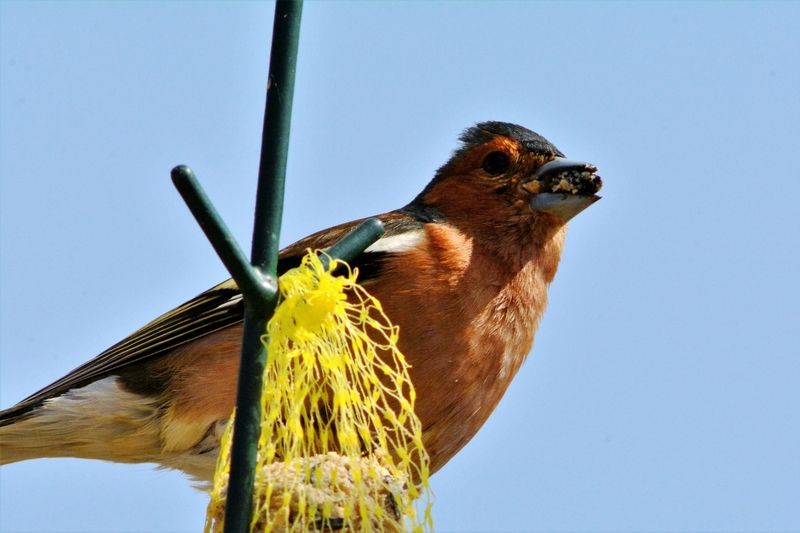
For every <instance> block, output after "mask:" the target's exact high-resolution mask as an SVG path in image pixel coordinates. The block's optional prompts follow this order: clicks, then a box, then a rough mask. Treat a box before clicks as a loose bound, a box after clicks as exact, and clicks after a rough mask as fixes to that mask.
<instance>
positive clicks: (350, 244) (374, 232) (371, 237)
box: [322, 218, 384, 266]
mask: <svg viewBox="0 0 800 533" xmlns="http://www.w3.org/2000/svg"><path fill="white" fill-rule="evenodd" d="M383 232H384V229H383V222H381V221H380V220H378V219H377V218H368V219H366V220H365V221H364V222H362V223H361V224H359V225H358V227H356V229H354V230H353V231H351V232H350V233H348V234H347V235H345V236H344V237H342V238H341V239H339V240H338V241H337V242H336V244H334V245H333V246H331V247H330V248H328V249H327V250H325V252H326V253H327V254H328V255H329V256H330V257H332V258H334V259H341V260H342V261H351V260H352V259H354V258H355V257H356V256H358V255H359V254H360V253H361V252H363V251H364V250H366V249H367V248H368V247H369V246H370V245H371V244H372V243H374V242H375V241H377V240H378V239H379V238H380V237H381V235H383ZM322 260H323V262H326V263H327V258H326V257H325V256H323V257H322ZM326 266H327V264H326Z"/></svg>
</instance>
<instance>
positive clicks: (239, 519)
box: [224, 0, 303, 533]
mask: <svg viewBox="0 0 800 533" xmlns="http://www.w3.org/2000/svg"><path fill="white" fill-rule="evenodd" d="M302 12H303V3H302V1H299V0H297V1H295V0H278V1H277V2H276V4H275V18H274V21H273V26H272V52H271V55H270V67H269V78H268V82H267V98H266V100H267V101H266V109H265V112H264V128H263V131H262V144H261V162H260V165H259V170H258V192H257V196H256V212H255V221H254V224H253V244H252V252H251V256H250V262H251V264H252V265H253V267H254V269H255V270H256V271H258V272H259V273H260V274H261V276H262V277H263V279H264V281H265V285H266V286H267V287H268V291H269V292H270V293H271V297H270V298H268V299H266V300H264V299H257V300H255V301H248V300H245V313H244V333H243V337H242V360H241V364H240V367H239V386H238V392H237V397H236V406H237V407H236V421H235V424H234V428H233V441H232V443H231V469H230V478H229V481H228V497H227V501H226V505H225V524H224V529H225V531H226V532H227V533H245V532H246V531H249V530H250V523H251V518H252V514H253V480H254V479H255V466H256V447H257V444H258V435H259V432H260V429H261V402H260V398H261V388H262V386H263V375H264V368H265V366H266V362H267V353H266V350H265V349H264V345H263V344H262V343H261V336H262V335H263V334H264V332H265V331H266V325H267V320H268V319H269V316H270V315H271V314H272V311H273V310H274V308H275V304H276V302H277V298H278V291H277V267H278V251H279V242H278V239H279V237H280V230H281V218H282V216H283V189H284V181H285V178H286V160H287V154H288V150H289V133H290V126H291V120H292V99H293V97H294V79H295V65H296V64H297V48H298V42H299V38H300V19H301V15H302Z"/></svg>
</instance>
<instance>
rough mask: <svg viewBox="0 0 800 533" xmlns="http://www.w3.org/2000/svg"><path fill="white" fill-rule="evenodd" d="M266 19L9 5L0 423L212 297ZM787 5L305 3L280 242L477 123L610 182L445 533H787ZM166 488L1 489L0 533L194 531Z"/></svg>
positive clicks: (187, 490) (0, 159) (795, 494)
mask: <svg viewBox="0 0 800 533" xmlns="http://www.w3.org/2000/svg"><path fill="white" fill-rule="evenodd" d="M271 18H272V4H269V3H266V4H260V3H235V4H229V3H226V4H221V3H170V4H160V3H122V2H119V3H113V4H104V3H95V2H93V3H47V2H37V3H18V2H8V1H4V2H2V3H0V24H1V25H0V39H1V40H0V45H1V46H0V112H1V113H2V120H1V121H0V122H1V126H0V186H1V187H2V189H1V190H0V192H1V197H0V217H1V218H0V222H1V228H0V232H1V233H0V237H1V239H2V240H1V241H0V245H1V246H2V248H1V249H0V252H1V253H0V256H1V259H0V267H1V269H2V270H1V271H0V273H1V274H2V276H1V277H0V280H1V282H2V284H1V285H0V290H1V291H2V305H1V307H0V313H1V317H2V322H1V325H2V329H0V395H1V396H0V405H1V406H3V407H7V406H9V405H11V404H13V403H14V402H16V401H18V400H20V399H21V398H23V397H24V396H26V395H28V394H29V393H31V392H33V391H34V390H37V389H38V388H40V387H41V386H44V385H46V384H47V383H49V382H51V381H52V380H54V379H56V378H58V377H60V376H61V375H63V374H64V373H66V372H67V371H68V370H70V369H72V368H73V367H75V366H77V365H78V364H80V363H82V362H84V361H85V360H87V359H88V358H89V357H91V356H93V355H95V354H96V353H98V352H100V351H101V350H103V349H104V348H106V347H107V346H109V345H111V344H113V343H114V342H116V341H117V340H119V339H120V338H122V337H124V336H125V335H127V334H128V333H130V332H132V331H133V330H134V329H136V328H138V327H139V326H141V325H143V324H144V323H145V322H147V321H148V320H150V319H151V318H153V317H155V316H156V315H158V314H160V313H162V312H164V311H166V310H168V309H170V308H172V307H173V306H175V305H177V304H179V303H181V302H182V301H184V300H185V299H187V298H189V297H191V296H193V295H195V294H197V293H198V292H200V291H202V290H204V289H206V288H208V287H210V286H211V285H212V284H214V283H216V282H217V281H220V280H221V279H224V278H225V277H226V274H225V272H224V270H223V267H222V266H221V264H220V263H219V262H218V261H217V259H216V258H215V256H214V254H213V252H212V250H211V248H210V246H209V245H208V244H207V242H206V241H205V238H204V237H203V236H202V234H201V232H200V231H199V229H198V228H197V227H196V225H195V223H194V221H193V220H192V218H191V217H190V215H189V214H188V211H187V209H186V208H185V206H184V205H183V203H182V201H181V200H180V198H179V197H178V195H177V193H176V192H175V191H174V190H173V188H172V185H171V183H170V181H169V179H168V172H169V169H170V168H171V167H172V166H174V165H176V164H178V163H187V164H190V165H191V166H192V167H193V168H194V169H195V171H196V172H197V174H198V175H199V177H200V179H201V181H202V183H203V185H204V186H205V187H206V189H207V191H208V193H209V194H210V196H211V197H212V198H213V200H214V202H215V203H216V205H217V207H218V208H219V210H220V211H221V212H222V213H223V215H224V217H225V219H226V220H227V222H228V223H229V225H230V226H231V228H232V230H233V231H234V232H235V234H236V235H237V236H238V238H239V240H240V242H242V243H248V242H249V235H250V224H251V216H252V208H253V195H254V189H255V175H256V171H257V161H258V150H259V141H260V129H261V120H262V113H263V91H264V88H265V72H266V66H267V49H268V43H269V38H270V33H271V26H272V22H271ZM798 52H800V4H798V3H758V4H755V3H753V4H751V3H698V4H692V3H646V4H639V3H627V2H626V3H563V4H557V3H515V2H503V3H478V2H473V3H451V2H446V3H436V4H432V3H422V2H417V3H386V2H381V3H367V2H353V3H338V2H325V3H322V2H309V3H308V4H307V5H306V8H305V12H304V19H303V28H302V35H301V49H300V57H299V65H298V68H299V70H298V76H297V88H296V95H295V111H294V122H293V131H292V133H293V140H292V145H291V153H290V163H289V181H288V184H287V193H286V207H285V215H286V217H285V221H284V228H283V234H282V242H283V243H286V244H288V243H290V242H292V241H294V240H295V239H297V238H300V237H302V236H304V235H306V234H308V233H310V232H312V231H314V230H317V229H320V228H323V227H327V226H329V225H332V224H334V223H337V222H341V221H344V220H350V219H354V218H357V217H361V216H365V215H370V214H374V213H379V212H382V211H385V210H389V209H393V208H396V207H399V206H401V205H403V204H405V203H406V202H407V201H408V200H410V199H411V198H412V197H413V196H414V195H416V193H417V192H418V191H420V190H421V188H422V187H423V186H424V185H425V183H426V182H427V180H428V179H429V178H430V177H431V176H432V173H433V171H434V170H435V169H436V168H437V167H438V166H439V165H440V164H441V163H443V162H444V161H445V160H446V159H447V158H448V156H449V154H450V152H451V151H452V150H453V149H454V148H455V147H456V138H457V136H458V134H459V132H460V131H461V130H462V129H463V128H465V127H467V126H469V125H471V124H473V123H475V122H478V121H481V120H507V121H511V122H517V123H519V124H522V125H525V126H527V127H529V128H531V129H534V130H535V131H537V132H539V133H541V134H543V135H545V136H546V137H547V138H548V139H550V140H551V141H553V142H554V143H555V144H556V145H557V146H558V147H559V148H560V149H561V150H562V151H563V152H565V153H566V154H567V155H568V156H570V157H572V158H576V159H583V160H586V161H591V162H593V163H595V164H597V165H598V167H599V168H600V174H601V175H602V176H603V178H604V180H605V184H606V185H605V188H604V191H603V196H604V199H603V200H602V201H601V202H599V203H597V204H595V205H594V206H593V207H592V208H591V209H589V210H588V211H586V212H584V213H583V214H581V215H580V216H579V217H578V218H576V219H575V221H574V222H573V223H572V224H571V229H570V234H569V236H568V239H567V245H566V249H565V253H564V256H563V258H562V263H561V268H560V271H559V273H558V276H557V277H556V280H555V282H554V283H553V285H552V287H551V293H550V294H551V303H550V306H549V309H548V311H547V313H546V316H545V318H544V320H543V322H542V324H541V327H540V329H539V333H538V335H537V339H536V345H535V348H534V350H533V353H532V355H531V357H530V358H529V360H528V361H527V363H526V364H525V365H524V367H523V368H522V370H521V372H520V374H519V376H518V377H517V378H516V381H515V382H514V383H513V384H512V386H511V388H510V390H509V392H508V394H507V395H506V396H505V398H504V400H503V402H502V403H501V404H500V406H499V407H498V409H497V411H496V412H495V414H494V415H493V416H492V418H491V419H490V420H489V422H488V423H487V424H486V426H485V427H484V428H483V430H482V431H481V432H480V433H479V434H478V435H477V437H475V438H474V439H473V440H472V442H470V444H469V445H468V446H467V447H466V448H465V449H464V450H463V451H462V452H461V453H460V454H459V455H458V456H457V457H456V458H455V459H453V460H452V461H451V462H450V463H449V464H448V465H447V466H446V467H445V468H444V469H443V470H442V471H441V472H439V473H438V474H437V475H436V476H434V478H433V486H434V489H435V491H436V496H437V501H436V504H435V506H434V516H435V523H436V525H437V528H438V529H439V530H442V531H451V530H452V531H456V530H458V531H489V530H519V531H522V530H525V531H529V530H540V531H558V530H581V531H600V530H606V531H607V530H615V531H619V530H629V531H632V530H691V531H698V530H794V531H797V530H800V505H798V503H799V502H800V453H799V452H800V446H799V444H800V415H798V404H799V403H800V387H799V386H798V384H799V383H800V342H798V327H800V320H798V318H800V304H799V303H798V302H800V289H799V288H800V282H798V278H799V274H800V246H799V244H800V237H799V235H800V222H798V209H797V202H798V198H800V179H798V178H799V177H800V163H799V162H798V152H799V151H800V150H798V149H800V59H798V57H799V56H800V54H799V53H798ZM205 504H206V497H205V495H204V494H203V493H201V492H198V491H195V490H193V489H192V488H191V487H190V485H189V483H188V482H187V481H186V479H185V478H184V477H183V476H182V475H181V474H179V473H175V472H165V471H156V470H154V469H153V468H152V467H151V466H149V465H134V466H131V465H116V464H104V463H100V462H92V461H78V460H65V459H60V460H41V461H31V462H27V463H21V464H15V465H11V466H7V467H3V468H2V470H0V529H1V530H2V531H22V530H25V531H198V530H199V529H200V528H201V526H202V523H203V519H204V506H205Z"/></svg>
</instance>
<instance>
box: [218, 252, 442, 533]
mask: <svg viewBox="0 0 800 533" xmlns="http://www.w3.org/2000/svg"><path fill="white" fill-rule="evenodd" d="M334 270H337V276H334V275H333V274H332V272H333V271H334ZM341 271H344V272H345V275H338V274H339V273H340V272H341ZM356 275H357V271H355V270H351V269H350V268H349V266H348V265H347V264H346V263H343V262H341V261H335V260H331V261H329V264H328V265H327V266H326V264H325V262H323V260H322V259H321V258H320V256H319V255H318V254H317V253H309V254H307V255H306V256H305V257H304V258H303V262H302V264H301V266H300V267H299V268H296V269H293V270H290V271H288V272H287V273H286V274H284V275H283V276H281V279H280V284H279V287H280V298H281V300H280V303H279V305H278V307H277V309H276V310H275V315H274V316H273V318H272V319H271V320H270V322H269V324H268V326H267V332H268V336H267V337H265V338H264V339H263V340H264V341H266V343H267V344H266V347H267V353H268V360H267V367H266V370H265V374H264V383H265V387H264V391H263V393H262V397H261V406H262V409H263V414H262V428H261V436H260V438H259V445H258V446H259V448H258V464H257V467H256V482H255V487H254V502H255V503H254V505H255V508H254V516H253V524H252V525H251V528H252V529H251V530H252V531H308V530H327V531H332V530H341V531H415V532H417V531H428V530H432V528H433V523H432V519H431V500H432V497H431V492H430V488H429V485H428V475H429V466H428V455H427V453H426V452H425V449H424V448H423V445H422V430H421V425H420V422H419V419H418V418H417V416H416V414H415V413H414V400H415V393H414V387H413V386H412V383H411V380H410V378H409V374H408V368H409V365H408V364H407V363H406V361H405V358H404V357H403V354H402V353H400V351H399V350H398V349H397V335H398V329H397V327H396V326H392V325H391V323H390V322H389V320H388V318H387V317H386V315H385V314H384V313H383V310H382V309H381V305H380V302H378V300H376V299H375V298H373V297H372V296H370V295H369V294H368V293H367V292H366V291H365V290H364V289H363V288H362V287H361V286H359V285H358V284H357V283H356ZM229 433H230V424H229V428H228V431H226V435H225V436H224V437H223V440H222V447H221V450H220V458H219V461H218V463H217V470H216V473H215V477H214V488H213V490H212V494H211V501H210V503H209V507H208V515H207V518H206V532H214V533H217V532H221V531H222V527H223V511H224V506H225V493H226V491H227V477H228V470H229V466H230V440H231V438H230V434H229Z"/></svg>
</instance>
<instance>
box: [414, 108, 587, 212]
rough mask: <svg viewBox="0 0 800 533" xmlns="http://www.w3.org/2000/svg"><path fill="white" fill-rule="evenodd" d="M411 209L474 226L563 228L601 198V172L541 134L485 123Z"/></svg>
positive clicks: (465, 136)
mask: <svg viewBox="0 0 800 533" xmlns="http://www.w3.org/2000/svg"><path fill="white" fill-rule="evenodd" d="M461 142H462V143H463V144H462V146H461V147H460V148H459V149H458V150H456V152H455V153H454V154H453V156H452V157H451V158H450V160H449V161H448V162H447V163H445V164H444V165H443V166H442V167H441V168H440V169H439V170H438V171H437V172H436V176H435V177H434V178H433V180H432V181H431V182H430V184H428V186H427V187H426V188H425V190H424V191H422V193H420V194H419V196H417V198H416V199H415V200H414V201H413V202H412V203H411V204H410V205H409V207H412V208H414V209H415V210H418V211H420V212H423V213H428V215H429V216H430V217H432V218H434V217H436V216H440V217H441V218H443V219H449V220H455V219H462V218H469V219H470V220H471V221H472V223H479V222H480V221H485V222H487V223H495V224H497V223H499V224H501V225H502V223H503V221H504V220H507V221H509V222H517V221H520V220H526V221H527V220H541V219H545V220H547V221H548V222H550V223H552V224H554V225H557V226H561V225H563V224H564V223H566V222H567V221H568V220H570V219H571V218H572V217H574V216H575V215H577V214H578V213H580V212H581V211H583V210H584V209H586V208H587V207H589V206H590V205H591V204H593V203H594V202H596V201H597V200H599V199H600V197H599V196H597V194H596V193H597V192H598V191H599V190H600V187H601V186H602V180H601V179H600V176H598V175H597V174H595V172H596V171H597V168H596V167H595V166H594V165H591V164H589V163H582V162H577V161H570V160H568V159H566V158H565V157H564V154H562V153H561V152H560V151H559V150H558V148H556V147H555V146H553V144H551V143H550V142H549V141H548V140H547V139H545V138H544V137H542V136H541V135H539V134H537V133H535V132H533V131H531V130H529V129H526V128H523V127H522V126H517V125H516V124H509V123H506V122H482V123H480V124H477V125H475V126H473V127H472V128H469V129H467V130H466V131H464V133H463V134H462V135H461Z"/></svg>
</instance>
